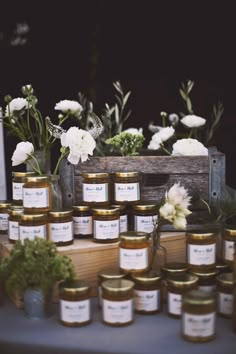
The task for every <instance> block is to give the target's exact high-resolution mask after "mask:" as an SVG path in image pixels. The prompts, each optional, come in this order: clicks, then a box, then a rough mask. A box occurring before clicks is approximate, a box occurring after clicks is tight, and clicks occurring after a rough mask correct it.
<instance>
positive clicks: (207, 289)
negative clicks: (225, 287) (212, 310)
mask: <svg viewBox="0 0 236 354" xmlns="http://www.w3.org/2000/svg"><path fill="white" fill-rule="evenodd" d="M198 290H202V291H205V292H206V293H212V292H214V291H215V290H216V286H215V285H199V286H198Z"/></svg>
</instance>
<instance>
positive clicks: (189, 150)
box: [172, 138, 208, 156]
mask: <svg viewBox="0 0 236 354" xmlns="http://www.w3.org/2000/svg"><path fill="white" fill-rule="evenodd" d="M172 149H173V150H172V155H173V156H194V155H208V149H207V148H206V147H205V146H204V145H203V144H202V143H200V141H198V140H196V139H192V138H188V139H180V140H177V141H176V143H174V144H173V146H172Z"/></svg>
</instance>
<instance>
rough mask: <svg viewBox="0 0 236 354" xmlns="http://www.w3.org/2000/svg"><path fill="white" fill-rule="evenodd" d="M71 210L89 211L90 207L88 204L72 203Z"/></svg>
mask: <svg viewBox="0 0 236 354" xmlns="http://www.w3.org/2000/svg"><path fill="white" fill-rule="evenodd" d="M72 208H73V211H90V207H89V206H88V205H73V206H72Z"/></svg>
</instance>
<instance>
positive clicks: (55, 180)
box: [51, 175, 63, 210]
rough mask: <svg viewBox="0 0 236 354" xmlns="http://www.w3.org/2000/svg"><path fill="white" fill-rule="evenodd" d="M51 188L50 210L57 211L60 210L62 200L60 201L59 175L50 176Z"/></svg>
mask: <svg viewBox="0 0 236 354" xmlns="http://www.w3.org/2000/svg"><path fill="white" fill-rule="evenodd" d="M51 186H52V208H53V209H58V210H59V209H62V207H63V200H62V190H61V185H60V176H59V175H51Z"/></svg>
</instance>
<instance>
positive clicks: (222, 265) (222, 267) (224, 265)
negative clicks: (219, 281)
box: [216, 260, 230, 272]
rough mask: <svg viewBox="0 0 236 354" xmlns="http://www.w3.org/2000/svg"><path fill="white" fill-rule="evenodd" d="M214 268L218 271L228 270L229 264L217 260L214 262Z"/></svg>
mask: <svg viewBox="0 0 236 354" xmlns="http://www.w3.org/2000/svg"><path fill="white" fill-rule="evenodd" d="M216 269H217V270H218V271H219V272H226V271H229V272H230V266H229V265H228V264H227V263H225V262H224V261H222V260H221V261H217V263H216Z"/></svg>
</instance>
